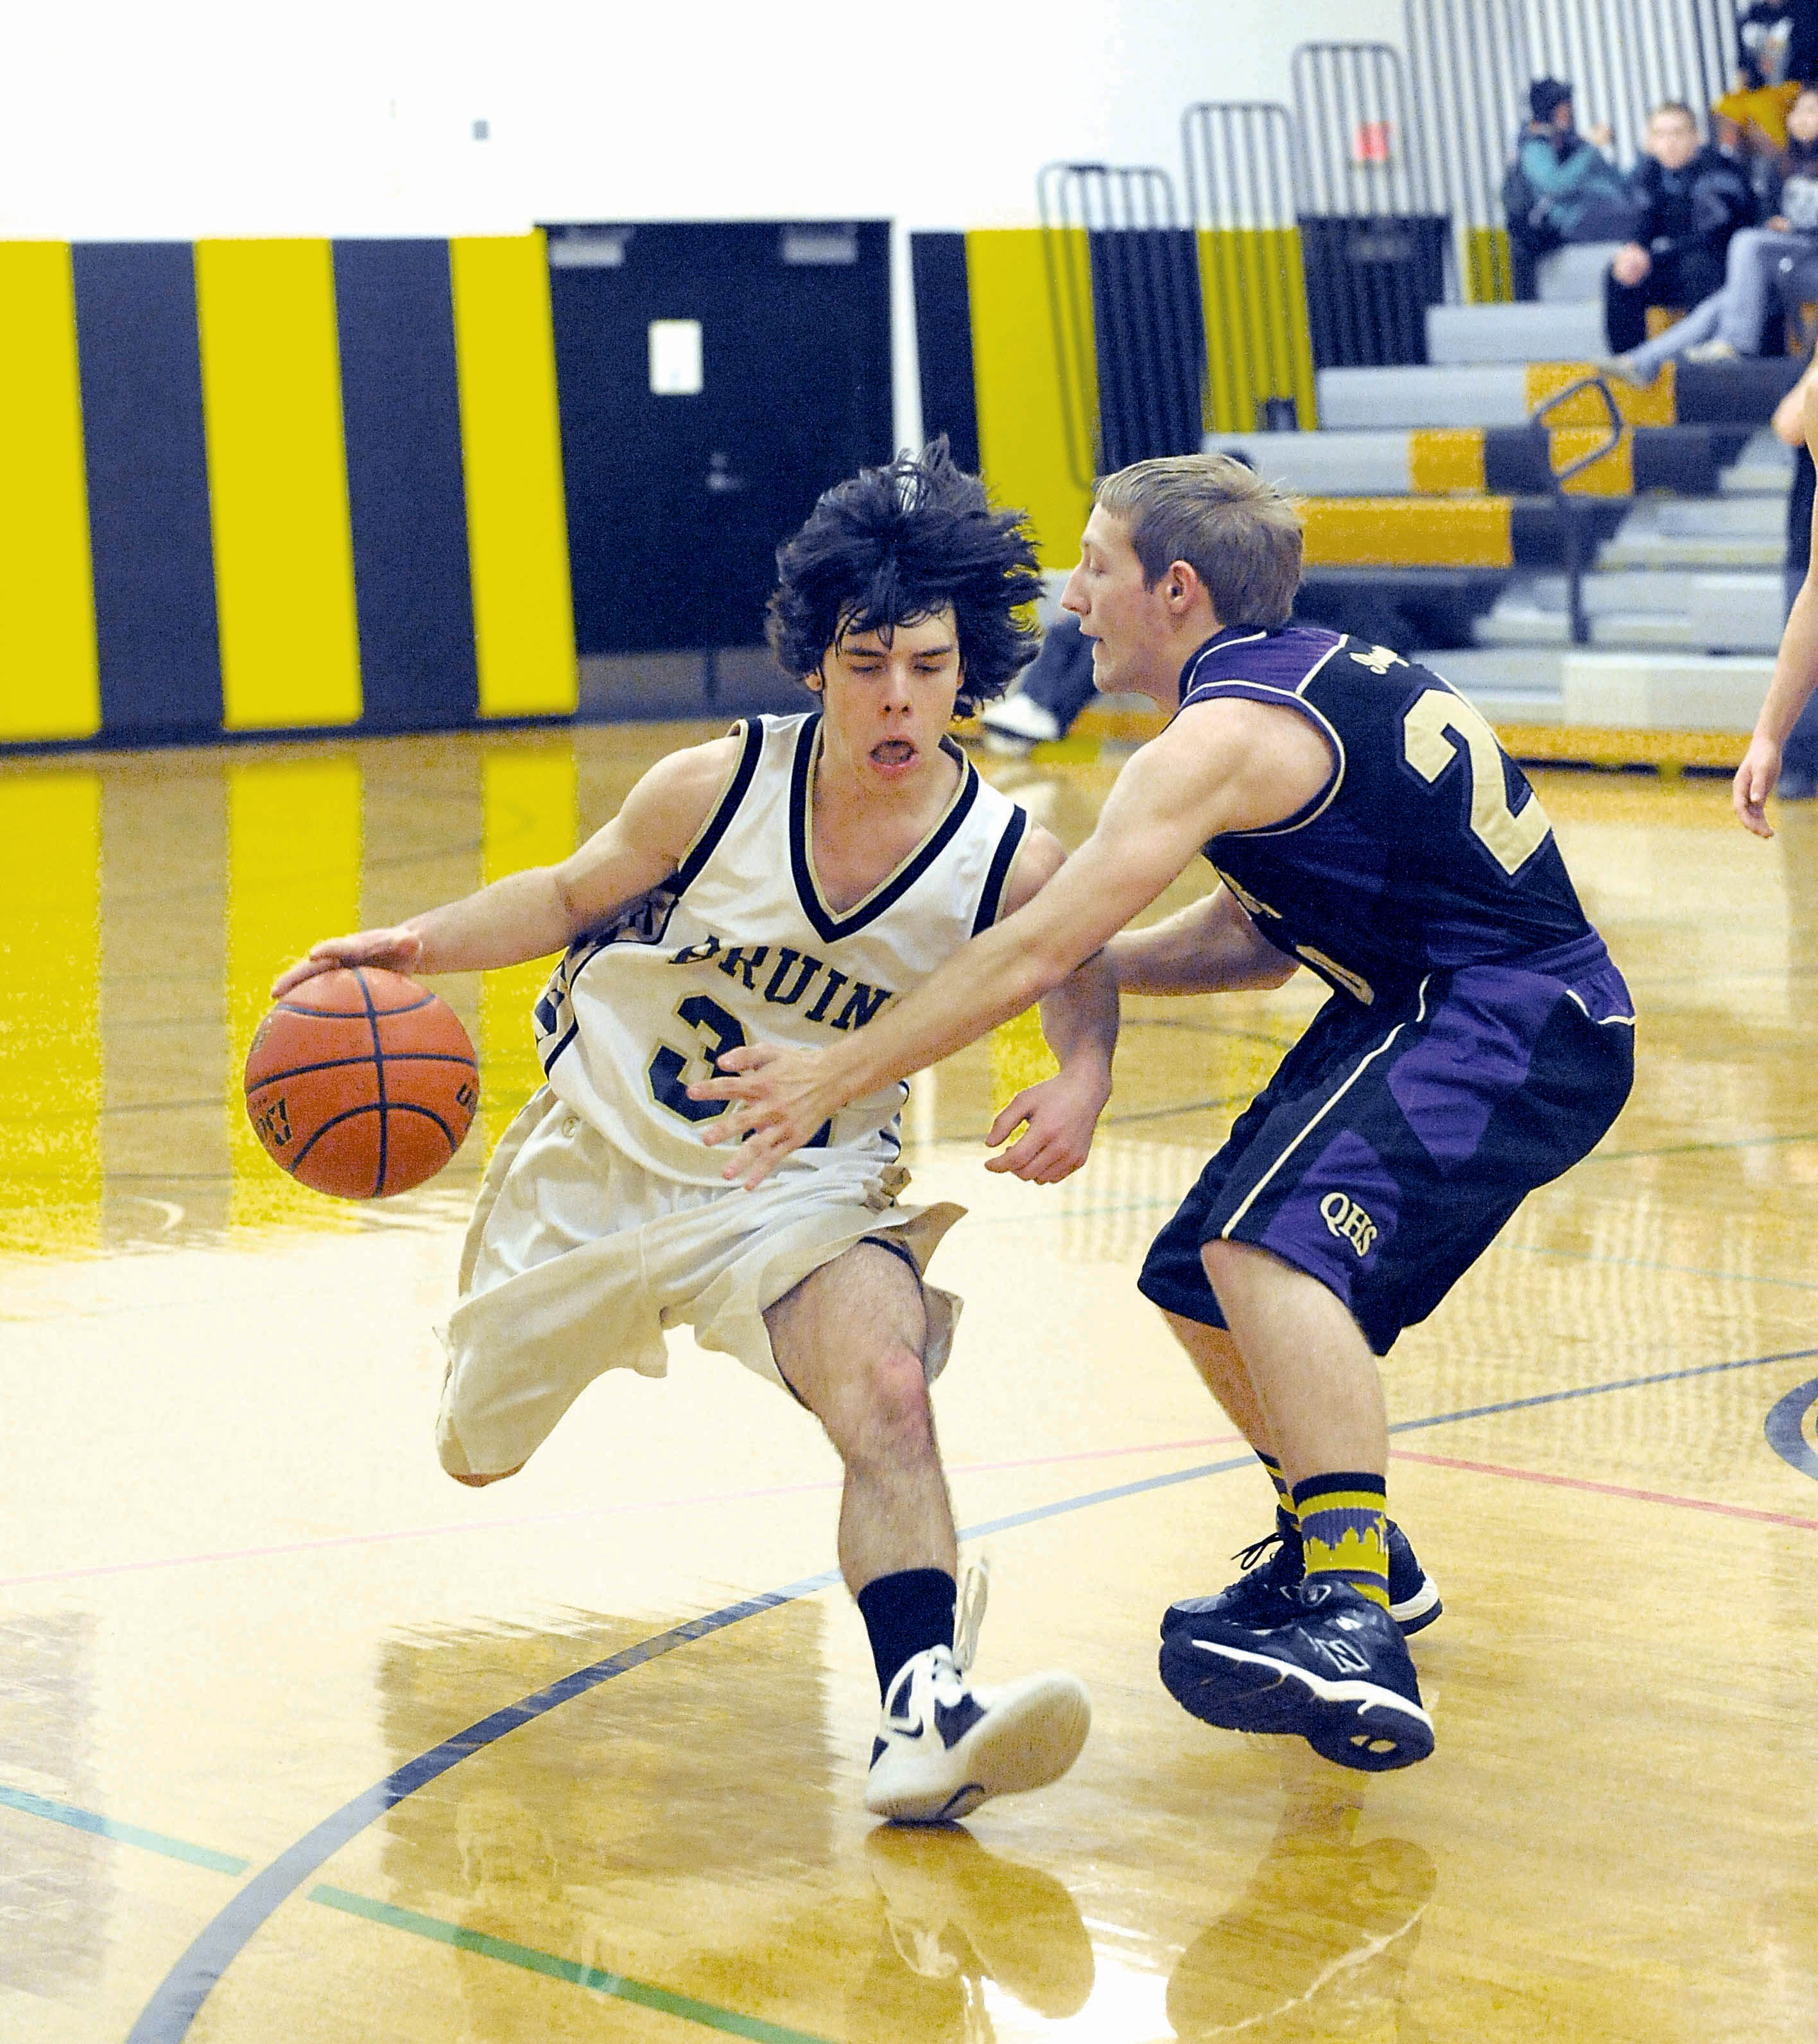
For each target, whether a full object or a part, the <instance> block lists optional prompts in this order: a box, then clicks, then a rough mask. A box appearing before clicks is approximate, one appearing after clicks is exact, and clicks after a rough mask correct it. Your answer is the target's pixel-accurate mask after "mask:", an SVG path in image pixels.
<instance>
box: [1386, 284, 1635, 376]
mask: <svg viewBox="0 0 1818 2044" xmlns="http://www.w3.org/2000/svg"><path fill="white" fill-rule="evenodd" d="M1608 352H1609V343H1608V341H1607V340H1605V337H1604V309H1603V302H1602V300H1601V298H1592V299H1585V300H1581V301H1579V302H1577V303H1575V304H1566V305H1556V304H1555V305H1548V304H1542V303H1538V302H1535V303H1530V304H1526V305H1430V306H1428V309H1427V359H1428V362H1429V363H1434V364H1440V363H1463V362H1470V363H1489V362H1516V363H1528V362H1594V361H1596V360H1597V359H1598V358H1599V357H1600V356H1601V355H1605V354H1607V353H1608Z"/></svg>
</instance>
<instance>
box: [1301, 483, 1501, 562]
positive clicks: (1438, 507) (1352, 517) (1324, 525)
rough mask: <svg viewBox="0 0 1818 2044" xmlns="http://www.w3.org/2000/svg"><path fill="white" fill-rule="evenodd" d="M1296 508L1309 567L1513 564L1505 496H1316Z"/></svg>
mask: <svg viewBox="0 0 1818 2044" xmlns="http://www.w3.org/2000/svg"><path fill="white" fill-rule="evenodd" d="M1301 509H1302V511H1303V512H1304V513H1305V517H1306V557H1305V558H1306V563H1307V565H1308V567H1470V568H1505V567H1512V566H1513V565H1514V560H1515V551H1514V544H1513V541H1512V538H1511V536H1510V528H1509V515H1510V509H1511V506H1510V502H1509V498H1506V497H1478V498H1450V499H1447V498H1429V497H1314V498H1308V499H1307V500H1306V501H1305V502H1304V503H1303V504H1302V505H1301Z"/></svg>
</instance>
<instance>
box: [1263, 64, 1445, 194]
mask: <svg viewBox="0 0 1818 2044" xmlns="http://www.w3.org/2000/svg"><path fill="white" fill-rule="evenodd" d="M1289 69H1290V75H1291V76H1292V78H1293V91H1294V113H1295V116H1296V117H1297V120H1298V121H1299V124H1300V130H1301V159H1302V161H1303V162H1304V163H1305V166H1306V183H1305V191H1304V194H1303V201H1302V204H1301V211H1302V212H1303V213H1322V214H1324V215H1326V216H1328V217H1332V216H1335V215H1336V216H1345V217H1351V218H1353V219H1368V218H1372V217H1375V216H1377V215H1378V214H1383V213H1399V214H1406V213H1431V212H1432V210H1433V202H1432V190H1431V189H1430V187H1429V185H1428V178H1427V159H1426V155H1425V152H1424V151H1423V150H1422V149H1420V148H1417V147H1416V146H1415V144H1414V138H1413V131H1412V128H1411V126H1410V124H1409V103H1410V102H1409V94H1408V86H1407V79H1406V76H1405V73H1404V71H1403V69H1402V64H1401V52H1399V51H1398V50H1397V49H1396V48H1394V47H1393V45H1392V44H1388V43H1302V44H1301V46H1300V48H1298V49H1297V50H1296V51H1295V52H1294V54H1293V57H1292V58H1291V59H1290V64H1289Z"/></svg>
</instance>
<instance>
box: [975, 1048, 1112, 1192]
mask: <svg viewBox="0 0 1818 2044" xmlns="http://www.w3.org/2000/svg"><path fill="white" fill-rule="evenodd" d="M1110 1097H1111V1088H1110V1084H1109V1076H1108V1075H1102V1076H1101V1074H1098V1073H1097V1072H1092V1071H1083V1070H1071V1071H1069V1070H1065V1069H1063V1070H1061V1071H1059V1072H1057V1073H1056V1074H1055V1076H1054V1077H1053V1078H1048V1079H1044V1080H1042V1082H1040V1084H1039V1085H1032V1086H1025V1087H1024V1089H1023V1090H1022V1091H1021V1092H1020V1093H1018V1094H1017V1097H1016V1098H1015V1099H1014V1100H1013V1101H1011V1102H1010V1104H1009V1106H1008V1107H1006V1108H1005V1109H1004V1111H1003V1112H1002V1113H1001V1114H1000V1115H999V1116H998V1117H997V1120H995V1121H994V1122H993V1123H992V1124H991V1128H990V1133H989V1134H988V1135H986V1138H985V1140H986V1142H987V1143H990V1144H991V1145H992V1147H994V1148H995V1147H996V1146H997V1144H998V1143H1006V1142H1009V1139H1010V1138H1011V1137H1012V1136H1013V1135H1015V1134H1016V1132H1017V1130H1018V1129H1019V1128H1020V1129H1022V1131H1023V1133H1022V1135H1021V1137H1020V1139H1019V1140H1018V1141H1017V1142H1016V1143H1012V1144H1011V1147H1009V1149H1008V1150H1006V1151H1005V1152H1004V1153H1003V1155H1001V1156H1000V1157H992V1158H988V1159H987V1160H986V1165H985V1168H986V1170H987V1171H1009V1172H1010V1173H1011V1174H1013V1176H1014V1177H1017V1178H1024V1179H1027V1180H1028V1182H1029V1183H1030V1184H1031V1185H1059V1182H1060V1181H1061V1180H1062V1179H1063V1178H1071V1177H1072V1175H1073V1174H1074V1172H1075V1171H1077V1170H1078V1169H1079V1167H1080V1166H1081V1165H1082V1164H1083V1163H1084V1162H1086V1158H1087V1156H1088V1155H1090V1152H1091V1149H1092V1132H1093V1129H1094V1128H1096V1127H1097V1123H1098V1116H1099V1115H1100V1113H1101V1111H1102V1110H1103V1108H1104V1105H1105V1101H1107V1100H1109V1098H1110Z"/></svg>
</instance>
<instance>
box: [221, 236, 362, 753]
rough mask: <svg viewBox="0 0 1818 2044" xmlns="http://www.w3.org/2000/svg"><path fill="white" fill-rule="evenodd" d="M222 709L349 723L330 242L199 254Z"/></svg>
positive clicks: (351, 668) (347, 581)
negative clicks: (219, 636)
mask: <svg viewBox="0 0 1818 2044" xmlns="http://www.w3.org/2000/svg"><path fill="white" fill-rule="evenodd" d="M196 317H197V325H198V328H199V331H200V336H201V343H202V416H203V419H204V421H205V423H206V427H207V432H208V466H209V509H210V516H211V521H212V524H213V531H214V571H215V602H216V606H217V610H218V613H219V615H220V619H221V698H222V703H223V705H224V709H225V717H224V719H223V721H224V722H225V724H226V726H227V728H229V730H248V729H253V730H259V729H267V728H279V727H280V726H288V725H298V724H351V723H352V722H353V721H354V720H356V718H358V717H359V713H360V685H359V628H358V627H357V625H356V622H355V615H354V594H353V539H352V531H351V528H350V527H349V524H348V479H347V455H346V451H345V448H344V443H343V436H342V428H341V373H340V343H339V340H338V339H337V336H336V326H335V284H334V263H333V259H332V254H331V252H330V249H329V244H328V243H327V242H326V241H316V240H290V241H198V243H197V244H196Z"/></svg>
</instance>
